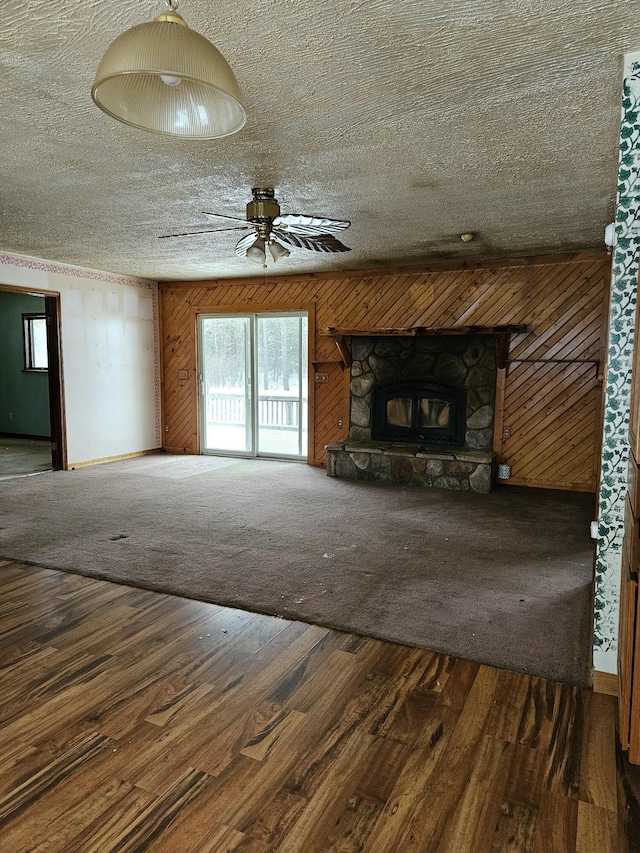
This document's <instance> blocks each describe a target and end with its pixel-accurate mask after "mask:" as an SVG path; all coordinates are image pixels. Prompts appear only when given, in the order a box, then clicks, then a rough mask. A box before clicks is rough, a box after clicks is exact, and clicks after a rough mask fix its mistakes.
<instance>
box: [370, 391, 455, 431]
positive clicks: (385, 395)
mask: <svg viewBox="0 0 640 853" xmlns="http://www.w3.org/2000/svg"><path fill="white" fill-rule="evenodd" d="M466 411H467V395H466V391H465V389H464V388H461V387H459V386H457V385H453V384H452V383H449V382H432V381H430V380H423V379H404V380H401V381H398V382H385V383H384V384H381V385H377V386H375V387H374V388H373V389H372V421H373V422H372V429H371V437H372V438H373V439H374V440H377V441H406V442H412V443H414V444H421V443H425V444H451V445H456V446H459V447H461V446H462V445H464V436H465V424H466Z"/></svg>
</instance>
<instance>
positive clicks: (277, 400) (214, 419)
mask: <svg viewBox="0 0 640 853" xmlns="http://www.w3.org/2000/svg"><path fill="white" fill-rule="evenodd" d="M293 394H295V396H292V393H289V394H287V393H286V392H283V393H280V394H269V393H265V392H261V393H260V394H259V395H258V423H259V425H260V426H268V427H270V428H271V429H291V430H297V429H298V428H299V426H300V400H299V398H298V396H297V392H293ZM206 406H207V424H216V425H225V426H242V425H244V424H245V423H246V417H247V412H246V399H245V396H244V394H242V393H240V392H238V391H227V390H224V389H223V390H220V389H215V390H208V391H207V395H206Z"/></svg>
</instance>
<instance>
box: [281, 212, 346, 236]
mask: <svg viewBox="0 0 640 853" xmlns="http://www.w3.org/2000/svg"><path fill="white" fill-rule="evenodd" d="M273 225H274V227H275V228H280V229H282V230H283V231H287V232H289V233H290V234H306V235H308V236H309V237H318V236H319V235H320V234H331V233H334V232H336V231H344V230H345V229H346V228H348V227H349V226H350V225H351V223H350V222H349V221H348V220H346V219H342V220H341V219H323V218H322V217H320V216H305V215H304V214H302V213H285V214H282V215H281V216H277V217H276V218H275V219H274V220H273Z"/></svg>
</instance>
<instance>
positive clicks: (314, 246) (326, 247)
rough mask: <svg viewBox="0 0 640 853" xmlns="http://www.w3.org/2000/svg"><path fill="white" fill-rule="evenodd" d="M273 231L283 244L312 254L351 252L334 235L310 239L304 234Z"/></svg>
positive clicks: (276, 229) (323, 235)
mask: <svg viewBox="0 0 640 853" xmlns="http://www.w3.org/2000/svg"><path fill="white" fill-rule="evenodd" d="M273 231H274V232H275V234H276V235H277V237H278V240H280V242H281V243H286V244H288V245H289V246H295V247H296V248H298V249H307V250H308V251H310V252H350V251H351V249H350V248H349V246H345V245H344V243H341V242H340V240H338V239H337V238H336V237H334V236H333V234H319V235H318V236H317V237H309V236H306V235H304V234H288V233H287V232H286V231H281V230H280V229H279V228H274V229H273Z"/></svg>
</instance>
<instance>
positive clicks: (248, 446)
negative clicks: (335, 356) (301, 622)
mask: <svg viewBox="0 0 640 853" xmlns="http://www.w3.org/2000/svg"><path fill="white" fill-rule="evenodd" d="M198 323H199V341H200V412H201V441H200V449H201V452H202V453H223V454H228V455H241V456H272V457H277V458H295V459H306V458H307V444H308V426H307V422H308V380H307V376H308V361H307V340H308V324H307V315H306V313H286V314H242V315H240V314H235V315H220V314H217V315H212V316H202V315H201V316H200V317H199V318H198Z"/></svg>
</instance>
